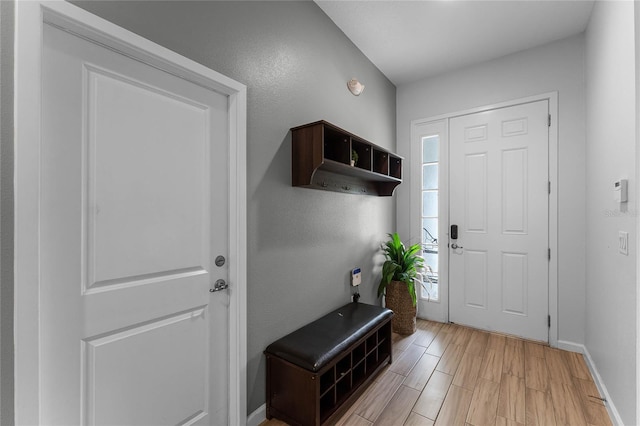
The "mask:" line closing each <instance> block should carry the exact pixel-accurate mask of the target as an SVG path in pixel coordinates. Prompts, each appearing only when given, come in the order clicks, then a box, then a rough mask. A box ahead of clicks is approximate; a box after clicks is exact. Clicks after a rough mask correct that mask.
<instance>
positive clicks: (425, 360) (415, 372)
mask: <svg viewBox="0 0 640 426" xmlns="http://www.w3.org/2000/svg"><path fill="white" fill-rule="evenodd" d="M439 361H440V358H438V357H437V356H433V355H429V354H427V353H425V354H423V355H422V357H421V358H420V360H419V361H418V363H417V364H416V365H415V366H414V367H413V368H412V369H411V372H410V373H409V375H408V376H407V378H406V379H404V382H402V384H403V385H405V386H409V387H410V388H413V389H416V390H419V391H421V390H422V389H424V387H425V385H426V384H427V382H428V381H429V377H431V374H432V373H433V370H435V369H436V365H438V362H439Z"/></svg>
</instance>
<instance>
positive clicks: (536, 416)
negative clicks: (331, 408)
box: [261, 320, 612, 426]
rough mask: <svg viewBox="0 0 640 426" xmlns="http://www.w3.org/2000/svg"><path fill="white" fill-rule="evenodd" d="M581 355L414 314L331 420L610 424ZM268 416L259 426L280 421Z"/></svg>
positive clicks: (361, 423)
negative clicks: (389, 356) (388, 358)
mask: <svg viewBox="0 0 640 426" xmlns="http://www.w3.org/2000/svg"><path fill="white" fill-rule="evenodd" d="M599 398H600V395H599V393H598V390H597V388H596V386H595V384H594V382H593V378H592V377H591V374H590V372H589V369H588V367H587V365H586V363H585V361H584V358H583V357H582V355H580V354H576V353H573V352H567V351H561V350H558V349H552V348H550V347H548V346H544V345H540V344H537V343H534V342H529V341H526V340H521V339H517V338H512V337H508V336H503V335H500V334H494V333H487V332H483V331H479V330H474V329H471V328H467V327H462V326H459V325H455V324H441V323H436V322H431V321H423V320H418V330H417V331H416V333H414V334H413V335H411V336H400V335H398V334H395V333H394V335H393V363H392V364H391V365H390V366H388V367H387V368H386V369H385V370H384V371H383V372H382V373H381V374H380V375H379V376H377V378H376V379H375V380H374V381H373V382H372V383H371V384H370V385H369V387H368V388H367V390H366V391H365V392H364V393H363V394H362V395H361V396H360V398H359V399H358V400H357V401H356V402H355V403H354V404H353V405H352V406H351V407H350V408H349V410H348V411H347V412H346V413H345V415H344V416H343V417H342V418H341V419H340V420H339V421H338V423H337V424H338V425H353V426H367V425H384V426H386V425H405V426H409V425H412V426H413V425H433V424H435V425H446V426H453V425H462V426H465V425H474V426H481V425H496V426H516V425H544V426H548V425H593V426H599V425H611V424H612V423H611V421H610V419H609V416H608V414H607V410H606V408H605V406H604V404H603V402H602V401H601V400H600V399H599ZM282 425H284V423H282V422H280V421H278V420H276V419H272V420H270V421H265V422H263V423H262V425H261V426H282Z"/></svg>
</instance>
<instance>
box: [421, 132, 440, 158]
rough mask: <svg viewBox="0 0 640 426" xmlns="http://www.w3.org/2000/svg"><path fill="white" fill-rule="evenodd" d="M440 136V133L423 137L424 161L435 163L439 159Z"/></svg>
mask: <svg viewBox="0 0 640 426" xmlns="http://www.w3.org/2000/svg"><path fill="white" fill-rule="evenodd" d="M439 142H440V137H439V136H438V135H434V136H427V137H426V138H422V162H423V163H435V162H437V161H438V145H439Z"/></svg>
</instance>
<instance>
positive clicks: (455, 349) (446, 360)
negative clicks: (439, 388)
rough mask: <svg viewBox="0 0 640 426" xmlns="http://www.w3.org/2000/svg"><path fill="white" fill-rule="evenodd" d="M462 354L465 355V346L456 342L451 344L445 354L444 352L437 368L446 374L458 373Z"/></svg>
mask: <svg viewBox="0 0 640 426" xmlns="http://www.w3.org/2000/svg"><path fill="white" fill-rule="evenodd" d="M462 355H464V347H462V346H460V345H454V344H451V345H449V346H448V347H447V350H446V351H444V354H442V357H441V358H440V362H439V363H438V366H437V367H436V370H438V371H442V372H443V373H445V374H451V375H454V374H456V370H457V369H458V364H460V360H461V359H462Z"/></svg>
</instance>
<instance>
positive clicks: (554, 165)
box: [410, 92, 558, 347]
mask: <svg viewBox="0 0 640 426" xmlns="http://www.w3.org/2000/svg"><path fill="white" fill-rule="evenodd" d="M541 100H548V101H549V114H550V115H551V126H550V127H549V180H550V181H551V194H550V195H549V247H550V248H551V260H550V262H549V315H550V316H551V327H550V328H549V345H551V346H552V347H557V346H558V92H548V93H542V94H539V95H534V96H528V97H525V98H520V99H513V100H509V101H505V102H500V103H496V104H492V105H485V106H481V107H476V108H471V109H466V110H462V111H457V112H452V113H448V114H441V115H437V116H434V117H429V118H423V119H417V120H413V121H411V129H412V138H411V142H412V146H413V145H415V141H414V138H413V135H414V132H415V130H416V129H418V128H420V127H421V126H422V125H425V124H427V123H431V122H436V121H441V120H447V121H448V120H449V119H451V118H454V117H459V116H461V115H467V114H475V113H478V112H483V111H488V110H492V109H497V108H506V107H510V106H514V105H520V104H525V103H530V102H536V101H541ZM447 127H448V126H447ZM446 143H447V146H448V143H449V141H448V140H447V141H446ZM419 162H420V158H419V155H413V148H412V156H411V173H412V175H411V181H412V182H420V174H419V173H420V164H419ZM445 178H446V177H445ZM414 186H415V185H414ZM440 186H441V187H446V188H448V187H449V182H448V181H447V182H441V183H440ZM414 193H415V194H417V192H415V191H414V190H413V188H412V195H411V197H410V199H411V200H414V199H415V200H418V198H416V197H417V196H415V195H414ZM414 204H415V205H414ZM447 208H448V205H447ZM419 209H420V203H419V202H412V204H411V212H412V215H411V224H412V225H411V226H412V229H420V225H419V217H420V216H416V215H417V214H418V213H419V212H420V210H419ZM414 227H415V228H414ZM447 229H448V224H447ZM448 284H449V283H448V282H447V283H446V285H447V288H448ZM443 308H444V310H445V314H444V318H445V320H446V319H448V318H449V313H448V310H449V307H448V304H447V305H446V306H443Z"/></svg>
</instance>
